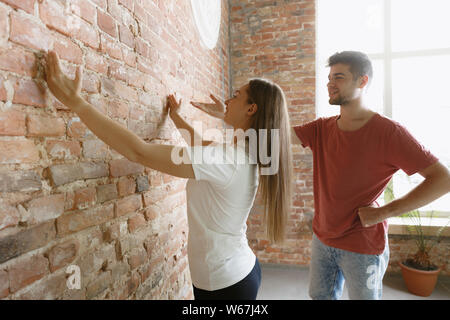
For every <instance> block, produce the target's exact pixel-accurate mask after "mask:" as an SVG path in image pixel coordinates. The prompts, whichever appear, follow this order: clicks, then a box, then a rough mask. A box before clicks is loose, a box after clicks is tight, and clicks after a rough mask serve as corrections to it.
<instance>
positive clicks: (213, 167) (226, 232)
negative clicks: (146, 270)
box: [46, 52, 292, 299]
mask: <svg viewBox="0 0 450 320" xmlns="http://www.w3.org/2000/svg"><path fill="white" fill-rule="evenodd" d="M46 78H47V83H48V87H49V89H50V91H51V92H52V93H53V95H54V96H55V97H56V98H57V99H58V100H59V101H61V102H62V103H63V104H65V105H66V106H68V107H69V108H70V109H71V110H72V111H74V112H76V113H77V114H78V116H79V117H80V119H81V120H82V121H83V122H84V124H85V125H86V126H87V127H88V128H89V129H90V130H91V131H92V132H93V133H94V134H95V135H96V136H97V137H98V138H100V139H101V140H103V141H104V142H105V143H106V144H108V145H109V146H110V147H111V148H113V149H114V150H116V151H117V152H119V153H120V154H122V155H123V156H125V157H126V158H127V159H129V160H130V161H133V162H137V163H140V164H143V165H145V166H147V167H149V168H151V169H154V170H158V171H161V172H163V173H166V174H170V175H173V176H176V177H180V178H187V179H189V181H188V184H187V187H186V192H187V211H188V224H189V239H188V259H189V268H190V271H191V278H192V282H193V285H194V296H195V298H196V299H256V295H257V292H258V289H259V285H260V281H261V271H260V268H259V263H258V261H257V259H256V256H255V255H254V253H253V252H252V250H251V249H250V247H249V246H248V242H247V238H246V220H247V217H248V214H249V212H250V209H251V207H252V205H253V201H254V198H255V195H256V191H257V188H258V180H259V187H260V188H261V191H262V198H263V202H264V205H265V218H266V225H267V231H268V236H269V239H270V240H272V241H274V242H280V241H281V240H282V238H283V232H284V225H285V221H286V216H287V213H288V210H289V207H290V199H291V180H290V179H291V163H292V161H291V151H290V135H289V133H290V125H289V118H288V113H287V107H286V104H285V99H284V95H283V92H282V90H281V89H280V88H279V87H278V86H277V85H275V84H272V83H269V82H267V81H264V80H252V81H250V82H249V84H247V85H245V86H243V87H242V88H240V89H239V90H238V91H237V92H236V94H235V95H234V96H233V97H232V98H231V99H229V100H227V101H226V102H225V104H226V106H227V110H226V112H225V114H223V115H222V114H216V116H219V117H222V118H223V119H224V121H225V122H226V123H227V124H229V125H231V126H233V128H234V129H235V130H237V129H242V130H244V131H245V130H248V129H254V130H258V129H269V130H270V129H279V131H280V134H279V136H280V144H279V152H278V153H277V156H278V158H277V159H276V160H277V161H278V163H279V166H278V169H279V170H278V172H277V173H276V174H273V175H264V176H261V177H260V178H259V179H258V169H261V168H262V166H263V165H262V161H261V159H260V156H259V154H258V156H257V159H256V162H257V164H252V163H250V158H249V156H248V154H247V152H246V148H242V147H241V146H239V144H238V143H235V140H234V139H233V141H232V142H231V144H232V148H230V147H227V148H225V147H224V145H223V144H217V143H212V142H211V141H202V145H199V146H192V147H190V148H183V152H184V153H185V154H187V155H188V156H189V160H190V161H184V162H182V163H179V164H176V163H175V162H174V161H173V159H172V156H171V155H172V153H176V152H173V151H174V149H175V148H179V147H175V146H170V145H158V144H149V143H146V142H145V141H143V140H142V139H140V138H139V137H138V136H136V135H135V134H134V133H133V132H131V131H129V130H127V129H126V128H124V127H122V126H121V125H119V124H118V123H116V122H114V121H113V120H111V119H109V118H108V117H106V116H104V115H103V114H101V113H100V112H99V111H97V110H96V109H95V108H94V107H93V106H91V105H90V104H88V103H87V102H86V101H85V100H84V99H83V98H82V97H81V95H80V91H81V79H82V71H81V68H78V69H77V72H76V76H75V79H74V80H71V79H69V78H68V77H67V76H65V75H64V74H63V72H62V71H61V68H60V65H59V59H58V57H57V55H56V53H55V52H49V54H48V56H47V64H46ZM194 105H197V106H206V104H194ZM213 105H214V106H216V107H217V106H218V107H221V104H220V102H219V101H217V100H216V103H215V104H213ZM210 106H212V105H210ZM179 107H180V103H177V101H176V100H175V98H174V96H172V95H171V96H169V97H168V108H170V115H171V118H172V119H173V121H174V123H175V124H176V125H177V127H178V128H179V129H186V130H188V131H189V133H190V135H191V137H192V139H194V135H195V134H196V133H195V132H194V130H193V129H192V127H190V126H189V125H188V124H187V123H186V122H185V121H184V120H183V119H182V118H181V117H180V116H179V114H178V110H179ZM258 139H259V138H258ZM187 142H188V143H189V144H190V143H191V142H192V141H191V139H187ZM270 144H271V141H267V147H268V150H273V149H272V148H271V145H270ZM258 145H259V143H258ZM224 150H225V152H223V151H224ZM230 150H232V151H233V152H230ZM215 151H217V152H216V153H215ZM219 151H220V152H219ZM198 152H200V154H201V155H203V157H204V158H205V157H208V155H211V154H222V155H223V156H224V157H225V158H226V160H227V161H225V162H221V161H207V162H205V161H202V162H200V163H197V162H196V161H192V160H195V159H196V158H195V156H194V155H195V154H196V153H198ZM235 153H236V154H244V155H245V156H246V160H247V161H246V162H245V163H243V164H241V163H237V162H236V161H233V160H234V155H235ZM210 160H211V159H210Z"/></svg>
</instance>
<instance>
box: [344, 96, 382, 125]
mask: <svg viewBox="0 0 450 320" xmlns="http://www.w3.org/2000/svg"><path fill="white" fill-rule="evenodd" d="M374 113H375V112H373V111H372V110H370V109H369V108H368V107H367V106H366V105H365V104H363V103H361V100H354V101H351V102H349V103H347V104H345V105H341V113H340V116H339V119H338V126H339V128H340V129H342V130H348V131H352V130H357V129H359V128H361V127H362V126H364V125H365V124H366V123H367V121H369V119H370V118H371V117H372V115H373V114H374Z"/></svg>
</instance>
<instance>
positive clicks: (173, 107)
mask: <svg viewBox="0 0 450 320" xmlns="http://www.w3.org/2000/svg"><path fill="white" fill-rule="evenodd" d="M180 107H181V99H180V101H178V102H177V100H176V99H175V96H174V95H173V94H170V95H169V96H168V97H167V108H168V111H169V115H170V117H171V118H173V116H174V115H175V114H178V112H179V111H180Z"/></svg>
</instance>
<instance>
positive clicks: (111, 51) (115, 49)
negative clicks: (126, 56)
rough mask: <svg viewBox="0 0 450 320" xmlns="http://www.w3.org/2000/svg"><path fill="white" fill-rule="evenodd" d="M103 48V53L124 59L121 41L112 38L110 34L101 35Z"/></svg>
mask: <svg viewBox="0 0 450 320" xmlns="http://www.w3.org/2000/svg"><path fill="white" fill-rule="evenodd" d="M100 39H101V50H102V52H103V53H106V54H107V55H109V56H110V57H111V58H114V59H117V60H122V59H123V57H122V49H121V46H120V43H119V42H118V41H117V40H115V39H113V38H111V37H110V36H108V35H105V34H102V35H101V37H100Z"/></svg>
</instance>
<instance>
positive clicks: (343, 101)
mask: <svg viewBox="0 0 450 320" xmlns="http://www.w3.org/2000/svg"><path fill="white" fill-rule="evenodd" d="M348 102H349V100H348V99H346V98H345V97H337V98H334V99H331V98H330V100H328V103H329V104H331V105H332V106H342V105H345V104H347V103H348Z"/></svg>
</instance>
